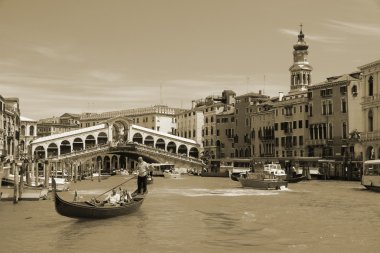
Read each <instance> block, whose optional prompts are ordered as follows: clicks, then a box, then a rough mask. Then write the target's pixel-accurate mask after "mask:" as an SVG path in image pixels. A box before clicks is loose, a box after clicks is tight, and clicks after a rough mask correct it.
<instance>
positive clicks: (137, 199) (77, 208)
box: [53, 180, 147, 219]
mask: <svg viewBox="0 0 380 253" xmlns="http://www.w3.org/2000/svg"><path fill="white" fill-rule="evenodd" d="M53 188H54V202H55V210H56V211H57V213H59V214H60V215H63V216H66V217H70V218H88V219H105V218H111V217H116V216H120V215H127V214H130V213H133V212H135V211H136V210H137V209H138V208H139V207H140V206H141V205H142V203H143V201H144V198H145V196H146V194H147V193H145V194H144V195H134V196H133V195H132V196H133V198H132V200H131V201H130V202H128V203H125V204H123V205H115V206H108V205H104V206H102V205H97V204H96V203H92V202H88V201H84V202H69V201H66V200H64V199H62V198H61V197H60V196H59V195H58V193H57V191H55V182H54V180H53Z"/></svg>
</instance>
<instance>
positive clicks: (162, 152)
mask: <svg viewBox="0 0 380 253" xmlns="http://www.w3.org/2000/svg"><path fill="white" fill-rule="evenodd" d="M134 144H135V145H136V147H138V148H140V149H142V150H144V151H148V152H151V153H156V154H160V155H165V156H169V157H172V158H175V159H179V160H183V161H187V162H194V163H202V160H201V159H198V158H195V157H188V156H182V155H180V154H176V153H171V152H168V151H165V150H163V149H159V148H153V147H150V146H146V145H143V144H140V143H134Z"/></svg>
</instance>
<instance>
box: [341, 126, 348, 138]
mask: <svg viewBox="0 0 380 253" xmlns="http://www.w3.org/2000/svg"><path fill="white" fill-rule="evenodd" d="M342 137H343V139H347V123H346V122H343V124H342Z"/></svg>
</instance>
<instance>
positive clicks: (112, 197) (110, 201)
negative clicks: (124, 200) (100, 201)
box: [104, 189, 120, 206]
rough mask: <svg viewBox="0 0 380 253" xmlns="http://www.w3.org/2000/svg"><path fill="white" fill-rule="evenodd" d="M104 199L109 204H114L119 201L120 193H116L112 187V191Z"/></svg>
mask: <svg viewBox="0 0 380 253" xmlns="http://www.w3.org/2000/svg"><path fill="white" fill-rule="evenodd" d="M104 201H105V202H106V203H108V204H110V205H111V206H116V205H117V204H118V203H119V201H120V194H119V193H117V191H116V189H112V193H111V194H110V195H108V196H107V197H106V199H105V200H104Z"/></svg>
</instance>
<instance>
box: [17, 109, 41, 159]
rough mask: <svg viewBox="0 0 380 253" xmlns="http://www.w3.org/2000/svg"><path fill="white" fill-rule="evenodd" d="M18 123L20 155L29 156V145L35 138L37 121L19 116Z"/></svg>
mask: <svg viewBox="0 0 380 253" xmlns="http://www.w3.org/2000/svg"><path fill="white" fill-rule="evenodd" d="M20 121H21V127H20V153H21V154H23V155H30V156H31V155H32V154H31V153H29V144H30V143H31V142H32V141H33V140H34V139H36V138H37V120H33V119H29V118H27V117H23V116H21V117H20Z"/></svg>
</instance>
